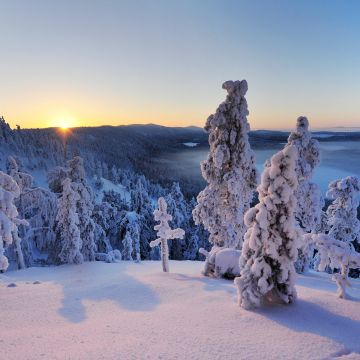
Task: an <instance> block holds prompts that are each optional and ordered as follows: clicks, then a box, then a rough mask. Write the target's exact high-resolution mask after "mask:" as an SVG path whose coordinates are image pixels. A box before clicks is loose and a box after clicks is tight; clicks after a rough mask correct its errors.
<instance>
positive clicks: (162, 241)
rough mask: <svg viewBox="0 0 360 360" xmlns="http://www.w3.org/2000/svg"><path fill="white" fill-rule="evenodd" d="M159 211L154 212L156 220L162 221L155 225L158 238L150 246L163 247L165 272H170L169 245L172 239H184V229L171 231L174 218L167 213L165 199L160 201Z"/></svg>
mask: <svg viewBox="0 0 360 360" xmlns="http://www.w3.org/2000/svg"><path fill="white" fill-rule="evenodd" d="M158 207H159V208H158V209H157V210H155V211H154V218H155V220H156V221H160V224H158V225H155V226H154V229H155V230H156V231H157V233H156V234H157V236H158V238H157V239H156V240H153V241H151V243H150V246H151V247H155V246H157V245H161V260H162V267H163V271H164V272H169V244H168V240H170V239H182V238H183V237H184V235H185V231H184V230H183V229H180V228H177V229H171V228H170V225H169V221H171V220H172V216H171V215H170V214H168V213H167V204H166V201H165V199H164V198H163V197H161V198H159V200H158Z"/></svg>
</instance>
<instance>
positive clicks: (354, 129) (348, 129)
mask: <svg viewBox="0 0 360 360" xmlns="http://www.w3.org/2000/svg"><path fill="white" fill-rule="evenodd" d="M1 117H3V118H4V120H5V122H6V123H8V124H9V125H10V127H11V128H12V129H13V130H15V129H16V126H17V125H19V124H17V125H15V126H11V123H10V122H8V120H7V119H6V117H5V116H3V115H0V118H1ZM121 126H159V127H166V128H182V129H186V128H198V129H204V126H199V125H184V126H181V125H180V126H176V125H164V124H159V123H151V122H150V123H145V122H144V123H129V124H100V125H80V126H47V127H21V126H20V128H21V129H24V130H42V129H44V130H45V129H69V130H71V129H81V128H98V127H121ZM294 128H295V124H294V127H293V128H291V127H289V128H250V132H251V131H274V132H291V131H293V130H294ZM309 130H310V131H311V132H360V126H341V125H340V126H330V127H319V128H316V127H311V126H310V128H309Z"/></svg>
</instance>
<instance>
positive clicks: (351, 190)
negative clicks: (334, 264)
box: [326, 176, 360, 243]
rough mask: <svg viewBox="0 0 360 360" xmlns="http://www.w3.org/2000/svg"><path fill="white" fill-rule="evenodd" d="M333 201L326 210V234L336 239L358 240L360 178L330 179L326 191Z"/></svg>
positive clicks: (359, 229) (359, 227)
mask: <svg viewBox="0 0 360 360" xmlns="http://www.w3.org/2000/svg"><path fill="white" fill-rule="evenodd" d="M326 195H327V197H328V198H329V199H332V200H333V202H332V204H331V205H329V207H328V208H327V210H326V213H327V220H328V223H327V225H328V229H329V232H328V234H329V235H330V236H331V237H333V238H334V239H336V240H339V241H345V242H348V243H350V242H358V243H359V242H360V221H359V219H358V218H357V209H358V207H359V195H360V180H359V179H358V178H357V177H355V176H348V177H346V178H344V179H340V180H336V181H332V182H331V183H330V184H329V189H328V192H327V193H326Z"/></svg>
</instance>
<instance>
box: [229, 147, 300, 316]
mask: <svg viewBox="0 0 360 360" xmlns="http://www.w3.org/2000/svg"><path fill="white" fill-rule="evenodd" d="M296 160H297V150H296V148H295V147H293V146H288V147H285V149H284V150H282V151H279V152H278V153H277V154H275V155H274V156H273V157H272V158H271V161H270V163H269V166H267V167H266V168H265V170H264V172H263V174H262V179H261V185H260V186H259V187H258V192H259V204H257V205H256V206H255V207H253V208H251V209H250V210H248V211H247V213H246V215H245V224H246V225H247V226H248V230H247V232H246V234H245V241H244V245H243V248H242V253H241V257H240V268H241V272H240V277H238V278H236V279H235V284H236V286H237V289H238V298H239V305H240V306H242V307H244V308H245V309H249V308H251V307H256V306H259V305H260V303H261V301H262V300H275V299H276V298H278V299H280V300H282V301H283V302H285V303H292V302H293V301H294V300H295V299H296V291H295V286H294V277H295V269H294V262H295V260H296V259H297V243H296V239H297V237H298V231H297V230H296V226H295V209H296V198H295V195H294V192H295V190H296V187H297V175H296V172H295V162H296Z"/></svg>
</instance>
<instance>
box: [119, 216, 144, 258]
mask: <svg viewBox="0 0 360 360" xmlns="http://www.w3.org/2000/svg"><path fill="white" fill-rule="evenodd" d="M120 233H124V237H123V240H122V245H123V250H122V258H123V259H124V260H135V261H137V262H140V260H141V257H140V225H139V215H138V214H137V213H136V212H134V211H128V212H127V213H126V214H125V216H124V218H123V219H122V220H121V223H120Z"/></svg>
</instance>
